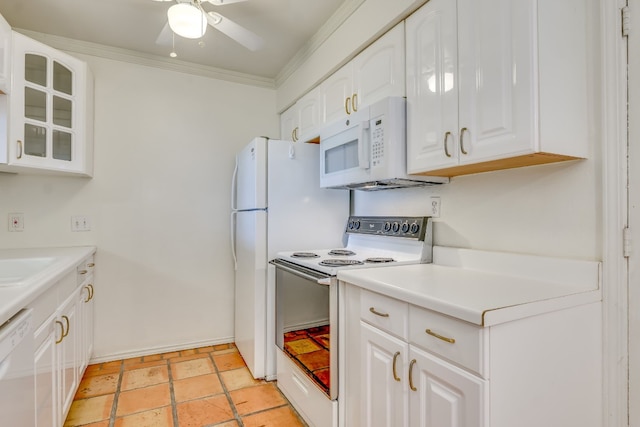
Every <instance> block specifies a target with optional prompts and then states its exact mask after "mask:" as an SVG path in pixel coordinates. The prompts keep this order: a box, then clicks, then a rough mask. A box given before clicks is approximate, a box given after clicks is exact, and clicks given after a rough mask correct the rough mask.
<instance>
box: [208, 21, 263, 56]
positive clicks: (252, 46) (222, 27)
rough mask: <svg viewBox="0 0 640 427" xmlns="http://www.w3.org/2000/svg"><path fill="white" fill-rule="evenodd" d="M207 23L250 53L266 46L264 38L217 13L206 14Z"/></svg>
mask: <svg viewBox="0 0 640 427" xmlns="http://www.w3.org/2000/svg"><path fill="white" fill-rule="evenodd" d="M205 16H206V17H207V22H209V25H211V26H212V27H213V28H215V29H216V30H218V31H220V32H222V33H224V34H226V35H227V36H228V37H230V38H232V39H233V40H235V41H236V42H238V43H240V44H241V45H242V46H244V47H246V48H247V49H249V50H250V51H256V50H258V49H260V48H261V47H262V46H263V45H264V40H263V39H262V37H260V36H258V35H257V34H255V33H252V32H251V31H249V30H247V29H246V28H244V27H242V26H240V25H238V24H236V23H235V22H233V21H231V20H230V19H228V18H225V17H224V16H222V15H220V14H219V13H215V12H208V13H206V14H205Z"/></svg>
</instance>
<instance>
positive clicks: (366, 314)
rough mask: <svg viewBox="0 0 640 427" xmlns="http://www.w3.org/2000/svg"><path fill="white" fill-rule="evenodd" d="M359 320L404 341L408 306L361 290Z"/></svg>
mask: <svg viewBox="0 0 640 427" xmlns="http://www.w3.org/2000/svg"><path fill="white" fill-rule="evenodd" d="M360 318H361V319H362V320H364V321H365V322H367V323H369V324H371V325H374V326H376V327H377V328H379V329H382V330H383V331H386V332H389V333H390V334H393V335H395V336H397V337H400V338H402V339H404V340H406V339H407V337H408V330H409V327H408V324H409V304H407V303H406V302H402V301H398V300H396V299H393V298H389V297H386V296H384V295H380V294H377V293H375V292H370V291H367V290H364V289H363V290H362V291H361V292H360Z"/></svg>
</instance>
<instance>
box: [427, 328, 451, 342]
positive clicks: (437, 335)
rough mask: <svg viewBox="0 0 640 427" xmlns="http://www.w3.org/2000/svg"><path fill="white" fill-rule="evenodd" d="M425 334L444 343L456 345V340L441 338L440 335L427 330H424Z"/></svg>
mask: <svg viewBox="0 0 640 427" xmlns="http://www.w3.org/2000/svg"><path fill="white" fill-rule="evenodd" d="M425 332H426V333H428V334H429V335H431V336H432V337H436V338H438V339H439V340H442V341H446V342H448V343H450V344H455V343H456V340H455V339H454V338H448V337H445V336H442V335H440V334H437V333H435V332H433V331H432V330H431V329H427V330H425Z"/></svg>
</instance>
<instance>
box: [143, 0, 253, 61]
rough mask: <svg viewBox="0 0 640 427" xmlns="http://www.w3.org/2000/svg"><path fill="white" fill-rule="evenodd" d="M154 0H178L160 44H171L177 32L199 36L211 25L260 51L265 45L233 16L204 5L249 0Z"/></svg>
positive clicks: (161, 36) (158, 40)
mask: <svg viewBox="0 0 640 427" xmlns="http://www.w3.org/2000/svg"><path fill="white" fill-rule="evenodd" d="M154 1H164V2H166V1H171V2H173V1H175V3H176V4H174V5H172V6H171V7H169V9H168V10H167V23H166V24H165V26H164V28H163V29H162V31H161V32H160V35H159V36H158V38H157V39H156V43H157V44H162V45H165V44H170V43H171V38H172V37H173V33H175V34H177V35H179V36H182V37H185V38H190V39H199V38H201V37H203V36H204V34H205V33H206V31H207V27H208V26H211V27H213V28H215V29H216V30H218V31H220V32H221V33H223V34H225V35H227V36H228V37H230V38H231V39H233V40H235V41H236V42H237V43H239V44H241V45H242V46H244V47H246V48H247V49H249V50H251V51H256V50H258V49H260V48H261V47H262V46H263V45H264V40H263V39H262V37H260V36H258V35H256V34H255V33H253V32H251V31H249V30H248V29H246V28H244V27H242V26H241V25H239V24H237V23H235V22H234V21H232V20H230V19H229V18H226V17H224V16H222V15H220V14H219V13H217V12H213V11H206V10H204V8H203V7H202V4H203V3H211V4H212V5H214V6H223V5H227V4H232V3H240V2H244V1H247V0H154Z"/></svg>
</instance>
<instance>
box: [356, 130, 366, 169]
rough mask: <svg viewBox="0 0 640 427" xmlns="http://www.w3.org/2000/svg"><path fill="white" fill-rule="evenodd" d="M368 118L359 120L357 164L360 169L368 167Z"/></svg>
mask: <svg viewBox="0 0 640 427" xmlns="http://www.w3.org/2000/svg"><path fill="white" fill-rule="evenodd" d="M368 130H369V120H365V121H362V122H360V134H359V135H358V165H359V166H360V169H369V150H368V148H369V139H368V138H367V136H368V135H367V134H368V132H367V131H368Z"/></svg>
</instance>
